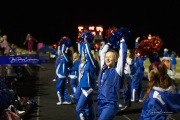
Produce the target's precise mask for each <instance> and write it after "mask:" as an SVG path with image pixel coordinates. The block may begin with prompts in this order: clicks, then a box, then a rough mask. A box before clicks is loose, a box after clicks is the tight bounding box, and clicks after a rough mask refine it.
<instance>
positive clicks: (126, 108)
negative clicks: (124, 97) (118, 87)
mask: <svg viewBox="0 0 180 120" xmlns="http://www.w3.org/2000/svg"><path fill="white" fill-rule="evenodd" d="M126 110H129V107H128V106H124V107H123V108H122V109H121V111H126Z"/></svg>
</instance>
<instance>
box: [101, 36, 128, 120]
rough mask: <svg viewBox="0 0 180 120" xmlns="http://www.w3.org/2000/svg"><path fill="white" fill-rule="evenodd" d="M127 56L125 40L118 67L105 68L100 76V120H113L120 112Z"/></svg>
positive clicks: (121, 45) (122, 44) (121, 47)
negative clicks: (121, 90)
mask: <svg viewBox="0 0 180 120" xmlns="http://www.w3.org/2000/svg"><path fill="white" fill-rule="evenodd" d="M126 54H127V46H126V43H125V40H124V39H123V40H121V43H120V50H119V58H118V61H117V65H116V66H114V67H111V68H107V67H103V68H102V70H101V72H100V74H99V76H98V120H113V119H114V117H115V115H116V114H117V112H118V109H119V99H120V86H121V81H122V80H123V78H122V75H123V72H124V65H125V61H126Z"/></svg>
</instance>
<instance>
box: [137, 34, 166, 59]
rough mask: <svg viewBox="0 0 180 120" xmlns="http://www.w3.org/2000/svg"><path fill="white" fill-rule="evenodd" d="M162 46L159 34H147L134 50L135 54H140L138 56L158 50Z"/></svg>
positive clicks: (148, 54)
mask: <svg viewBox="0 0 180 120" xmlns="http://www.w3.org/2000/svg"><path fill="white" fill-rule="evenodd" d="M162 46H163V42H162V39H161V38H160V37H159V36H156V35H155V36H152V35H151V34H149V35H148V37H146V38H145V39H144V40H142V41H141V42H140V43H139V45H138V46H137V48H136V50H135V54H140V56H146V55H147V56H150V55H152V54H153V53H156V52H158V51H159V50H160V49H161V47H162Z"/></svg>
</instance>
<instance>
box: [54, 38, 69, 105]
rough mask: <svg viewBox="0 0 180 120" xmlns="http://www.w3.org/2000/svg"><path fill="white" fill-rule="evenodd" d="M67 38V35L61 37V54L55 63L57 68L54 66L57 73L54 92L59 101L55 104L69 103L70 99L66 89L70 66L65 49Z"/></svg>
mask: <svg viewBox="0 0 180 120" xmlns="http://www.w3.org/2000/svg"><path fill="white" fill-rule="evenodd" d="M68 40H69V39H68V38H67V37H62V39H61V44H62V45H61V47H60V48H61V55H60V59H59V63H57V64H58V65H57V68H56V75H57V80H56V92H57V96H58V99H59V102H57V105H61V104H71V99H70V96H69V93H68V89H67V87H66V81H67V76H68V74H69V73H68V71H69V70H68V68H70V67H71V66H70V65H71V64H72V63H71V62H72V61H71V60H70V57H69V56H68V55H67V50H68V44H69V43H68Z"/></svg>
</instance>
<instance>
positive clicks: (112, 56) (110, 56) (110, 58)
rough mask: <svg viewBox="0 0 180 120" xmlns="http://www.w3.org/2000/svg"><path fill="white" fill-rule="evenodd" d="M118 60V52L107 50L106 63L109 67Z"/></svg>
mask: <svg viewBox="0 0 180 120" xmlns="http://www.w3.org/2000/svg"><path fill="white" fill-rule="evenodd" d="M115 62H116V54H115V53H114V52H107V53H106V54H105V63H106V65H107V66H108V68H110V67H113V66H114V65H115Z"/></svg>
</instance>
